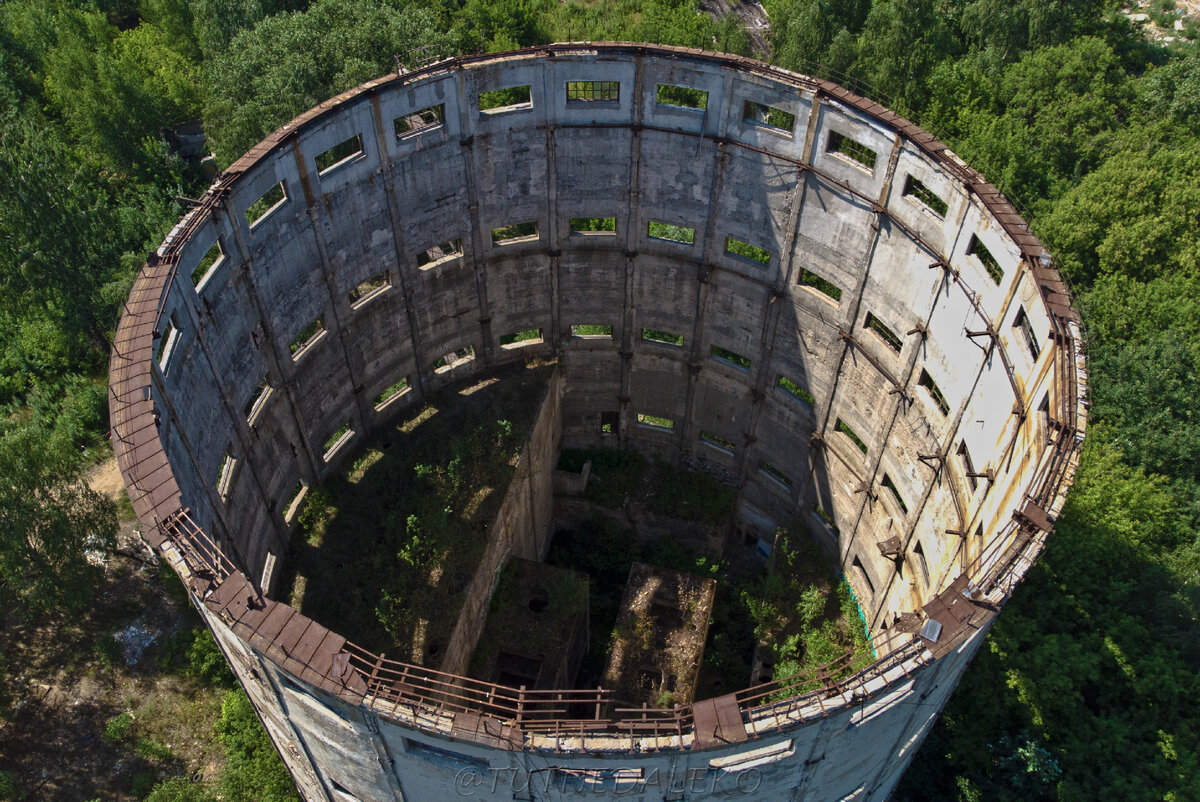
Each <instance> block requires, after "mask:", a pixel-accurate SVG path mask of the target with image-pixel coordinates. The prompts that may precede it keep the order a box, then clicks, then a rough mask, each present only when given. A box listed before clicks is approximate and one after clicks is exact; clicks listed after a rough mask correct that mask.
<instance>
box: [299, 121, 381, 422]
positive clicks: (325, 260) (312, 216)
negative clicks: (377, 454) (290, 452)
mask: <svg viewBox="0 0 1200 802" xmlns="http://www.w3.org/2000/svg"><path fill="white" fill-rule="evenodd" d="M292 155H293V156H295V158H296V169H297V170H298V171H299V173H300V186H301V188H302V189H303V190H304V200H305V203H306V204H307V206H308V209H307V211H308V220H309V224H310V228H311V231H312V237H313V242H314V243H315V244H316V246H317V260H318V262H319V264H320V266H321V278H322V283H323V284H324V286H325V291H326V292H327V293H329V316H328V318H327V319H326V320H325V328H326V329H328V330H329V332H330V334H332V335H333V337H334V339H335V340H336V341H337V344H338V348H339V350H340V351H341V354H342V364H343V365H345V367H346V377H347V378H348V379H349V380H350V395H351V397H352V398H353V400H354V412H353V415H354V421H355V426H354V427H353V428H354V430H355V431H356V432H365V431H367V430H368V429H370V428H371V422H372V419H373V418H374V415H373V414H372V413H373V411H374V410H372V409H371V405H370V402H368V400H367V399H366V398H365V397H364V394H365V391H366V387H365V385H364V384H363V382H362V374H363V371H362V366H361V365H359V364H357V363H358V362H359V361H360V360H361V357H360V356H359V353H358V352H357V351H352V350H351V349H350V343H349V341H348V339H349V338H348V337H347V335H346V327H345V326H344V325H343V323H342V315H343V314H344V313H345V312H347V311H349V310H350V303H349V300H348V299H347V297H346V295H345V293H342V292H339V291H338V288H337V276H335V275H334V266H333V264H332V262H331V260H330V258H329V242H330V241H331V240H332V239H333V236H332V234H331V233H330V231H329V226H330V219H329V213H328V211H326V212H325V213H324V214H322V212H321V204H319V203H317V195H316V190H315V189H314V187H313V185H312V178H311V177H310V176H309V174H308V163H307V162H308V160H307V159H306V157H305V155H304V153H303V152H302V151H301V150H300V144H299V143H298V142H296V141H294V140H293V142H292Z"/></svg>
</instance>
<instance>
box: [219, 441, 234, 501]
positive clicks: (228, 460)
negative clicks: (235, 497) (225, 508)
mask: <svg viewBox="0 0 1200 802" xmlns="http://www.w3.org/2000/svg"><path fill="white" fill-rule="evenodd" d="M237 464H238V461H237V458H236V457H234V456H233V451H232V450H231V449H228V448H227V449H225V457H224V459H222V460H221V473H220V474H219V475H218V477H217V495H219V496H220V497H221V501H228V500H229V491H230V489H232V487H233V472H234V470H235V469H236V468H237Z"/></svg>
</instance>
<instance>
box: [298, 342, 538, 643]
mask: <svg viewBox="0 0 1200 802" xmlns="http://www.w3.org/2000/svg"><path fill="white" fill-rule="evenodd" d="M551 370H553V368H552V366H550V365H539V366H533V367H529V368H526V367H524V366H519V367H513V368H507V369H502V370H501V371H499V372H498V373H497V374H496V375H494V376H492V377H490V378H476V379H473V380H471V382H470V383H469V384H468V385H467V386H465V387H464V386H462V385H456V386H454V387H451V388H448V389H444V390H442V391H440V392H439V393H438V394H436V395H434V396H433V397H430V398H428V399H426V403H425V404H424V406H422V407H420V408H416V407H414V408H413V409H412V410H410V411H408V412H406V413H405V414H404V415H403V417H402V418H401V419H400V421H399V422H398V423H394V424H390V425H388V426H385V427H383V428H381V429H380V430H378V431H376V432H375V433H374V434H373V435H372V436H371V438H370V440H369V441H368V442H367V443H366V444H365V445H364V446H363V447H362V449H361V450H360V451H359V452H358V456H357V457H356V458H355V459H354V461H353V463H352V464H350V465H349V467H348V468H346V469H345V470H343V471H342V472H340V473H339V474H338V475H336V476H334V477H333V478H331V479H329V480H328V481H326V482H325V484H324V485H322V486H320V487H316V488H313V489H312V490H311V491H310V492H309V493H308V496H307V498H306V499H305V503H304V506H303V508H302V510H301V511H300V512H299V514H298V516H297V521H298V526H297V529H296V531H295V533H294V534H293V536H292V554H291V555H289V556H288V557H287V559H285V561H284V565H285V574H284V577H283V579H282V584H281V589H280V591H279V594H278V595H279V597H280V598H281V599H284V600H287V601H289V602H290V603H291V604H292V605H293V606H295V607H296V608H297V609H299V610H300V611H301V612H303V613H304V614H305V615H308V616H310V617H311V618H313V619H314V620H316V621H319V622H321V623H322V624H324V625H325V626H327V627H329V628H331V629H333V630H334V631H335V632H338V633H339V634H341V635H344V636H345V637H346V638H348V639H349V640H351V641H352V642H354V643H356V644H358V645H360V646H362V647H363V648H366V649H369V650H371V651H374V652H382V653H385V654H387V656H388V657H391V658H392V659H396V660H404V661H407V662H415V663H419V664H426V665H432V666H435V667H436V666H437V665H438V663H439V662H440V655H439V650H440V648H441V646H443V645H445V643H446V640H447V638H448V636H449V633H450V630H451V628H452V627H453V625H454V622H455V621H456V620H457V617H458V611H459V608H460V606H461V604H462V601H463V592H464V591H465V589H466V587H467V583H468V582H469V581H470V580H471V577H472V576H473V575H474V572H475V568H476V566H477V564H478V562H479V558H480V557H481V556H482V553H483V549H484V546H485V545H486V543H487V538H488V532H489V528H490V526H491V523H492V520H493V518H494V517H495V515H496V512H497V510H498V509H499V507H500V504H501V502H502V501H503V500H504V494H505V492H506V491H507V488H508V483H509V480H510V479H511V478H512V475H513V470H514V466H515V464H516V461H517V458H518V455H519V453H520V450H521V448H522V447H523V445H524V443H525V439H526V437H527V436H528V434H529V430H530V428H531V427H532V425H533V423H534V421H535V419H536V417H537V413H538V410H539V408H540V403H541V400H542V398H543V396H544V394H545V390H546V380H547V379H548V378H549V375H550V371H551Z"/></svg>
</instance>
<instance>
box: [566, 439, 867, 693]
mask: <svg viewBox="0 0 1200 802" xmlns="http://www.w3.org/2000/svg"><path fill="white" fill-rule="evenodd" d="M589 460H590V461H591V463H592V473H591V478H590V479H589V481H588V484H587V488H586V489H585V490H584V495H583V497H584V498H585V499H586V500H588V501H591V502H593V503H595V504H596V505H598V506H600V507H607V508H609V509H612V510H620V509H622V508H623V507H625V505H626V504H628V503H631V502H632V503H635V504H642V505H645V506H646V508H647V509H648V510H649V511H651V512H653V513H655V514H657V515H663V516H668V517H671V518H681V519H686V520H692V521H698V522H701V523H704V524H707V525H711V526H717V527H723V526H726V525H728V523H729V520H730V518H731V516H732V514H733V499H734V496H733V491H732V490H731V489H730V488H728V487H726V486H724V485H722V484H721V483H720V482H718V481H717V480H716V479H714V478H713V477H712V476H711V475H709V474H707V473H704V472H699V471H689V470H685V469H683V468H678V467H674V466H671V465H668V464H666V463H664V462H662V461H660V460H655V461H653V462H649V461H647V460H646V458H645V457H643V456H642V455H641V454H639V453H637V452H635V451H619V450H614V449H563V451H562V454H561V455H560V457H559V462H558V467H559V468H560V469H561V470H568V471H580V470H582V469H583V466H584V464H585V463H586V462H588V461H589ZM776 537H777V542H776V545H775V550H774V552H773V555H772V558H771V560H770V562H769V564H768V565H767V566H763V565H762V564H761V563H760V562H758V560H757V559H756V558H752V557H751V558H749V559H744V555H740V554H737V553H732V554H730V553H727V554H724V555H719V554H718V555H714V554H701V553H699V552H698V551H697V550H696V549H695V548H693V547H692V545H691V544H688V543H683V542H681V541H679V540H675V539H671V538H659V539H655V540H651V541H649V542H645V543H640V542H639V541H638V539H637V538H636V537H635V536H634V533H633V532H632V531H629V530H627V529H625V528H623V527H622V526H621V524H619V523H618V522H617V521H616V520H615V519H614V518H612V517H610V516H609V515H606V514H603V513H601V514H597V515H596V516H594V517H593V518H591V519H590V520H587V521H584V522H583V523H582V524H580V525H579V526H578V527H576V528H575V529H570V530H563V531H560V532H558V533H556V534H555V536H554V540H553V542H552V544H551V549H550V554H549V556H548V557H547V561H548V562H551V563H554V564H556V565H562V566H567V567H572V568H574V569H575V570H578V571H583V572H586V573H587V574H588V576H589V579H590V581H591V601H590V608H591V627H590V633H591V648H590V649H589V653H588V655H587V657H585V658H584V666H583V669H581V672H580V679H579V681H578V683H577V684H578V685H579V686H580V687H589V686H590V684H592V683H594V682H597V681H599V679H600V678H601V677H602V672H603V669H604V660H605V657H606V655H607V653H608V649H609V645H610V643H611V638H612V635H613V627H614V624H615V622H616V615H617V610H618V607H619V605H620V602H621V594H622V593H623V588H624V584H625V579H626V577H627V576H628V574H629V568H630V566H631V565H632V564H633V563H634V562H644V563H648V564H650V565H654V566H658V567H661V568H670V569H672V570H676V571H684V572H688V573H693V574H697V575H700V576H705V577H712V578H713V579H716V580H717V595H716V599H715V601H714V604H713V614H712V620H711V624H710V629H709V636H708V641H707V645H706V648H705V658H704V659H705V664H706V666H708V667H709V670H708V671H707V672H706V674H705V675H704V677H703V680H702V687H701V688H700V689H699V690H698V693H697V697H698V698H704V697H705V696H711V695H719V694H720V693H727V692H729V691H731V690H734V689H737V688H744V687H747V686H749V685H751V684H753V683H756V682H759V681H762V680H763V679H764V678H761V677H754V678H752V677H751V676H750V669H751V660H752V658H753V654H754V648H755V643H756V642H758V643H762V644H764V646H765V647H766V648H767V649H768V650H769V653H764V654H762V655H761V656H760V659H761V661H762V662H763V663H764V665H766V666H767V667H768V669H769V670H770V672H771V675H772V676H771V677H768V678H777V679H783V678H786V677H788V676H791V675H794V674H798V673H802V672H808V671H810V670H812V669H815V668H816V667H818V666H824V665H828V664H829V663H832V662H834V661H835V660H838V659H839V658H841V657H843V656H844V655H846V654H850V655H851V656H852V659H851V660H850V662H849V664H848V665H847V667H846V668H845V669H844V670H843V671H842V674H843V675H845V674H849V673H852V672H853V671H856V670H858V669H860V668H862V667H864V666H865V665H867V664H868V663H870V661H871V660H872V659H873V657H872V652H871V648H870V645H869V644H868V642H867V639H866V633H865V626H864V623H863V620H862V614H861V612H860V611H859V607H858V603H857V601H856V600H855V599H854V598H853V595H852V594H851V592H850V588H849V585H848V584H847V583H846V582H845V581H844V580H843V579H841V578H840V576H839V575H838V573H837V571H836V570H835V568H834V567H832V566H831V565H830V564H829V563H828V560H827V558H826V557H825V556H824V555H823V554H822V553H821V551H820V549H819V548H818V547H817V546H816V544H815V543H814V542H813V539H812V535H811V534H810V532H809V530H808V528H807V527H806V526H804V525H803V524H802V523H801V522H799V521H797V522H794V523H793V524H792V526H791V527H790V528H787V529H780V530H779V531H778V532H777V534H776ZM704 680H706V681H704Z"/></svg>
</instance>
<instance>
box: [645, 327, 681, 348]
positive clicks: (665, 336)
mask: <svg viewBox="0 0 1200 802" xmlns="http://www.w3.org/2000/svg"><path fill="white" fill-rule="evenodd" d="M642 339H643V340H646V341H647V342H652V343H658V344H659V345H673V346H675V347H676V348H682V347H683V335H682V334H672V333H671V332H669V331H659V330H658V329H642Z"/></svg>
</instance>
